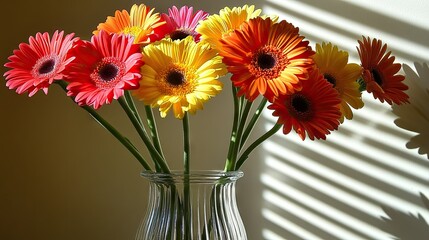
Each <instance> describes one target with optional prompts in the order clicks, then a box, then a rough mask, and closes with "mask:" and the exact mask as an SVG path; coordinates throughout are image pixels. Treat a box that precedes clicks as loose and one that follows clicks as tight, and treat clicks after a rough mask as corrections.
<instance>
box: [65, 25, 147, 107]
mask: <svg viewBox="0 0 429 240" xmlns="http://www.w3.org/2000/svg"><path fill="white" fill-rule="evenodd" d="M133 41H134V39H133V37H131V36H128V35H118V34H108V33H107V32H105V31H100V32H99V34H98V35H94V36H93V37H92V38H91V42H88V41H82V40H80V41H78V42H77V44H76V46H75V47H74V48H73V49H72V50H71V54H73V55H75V56H76V59H75V60H74V61H73V62H72V63H70V68H69V69H70V70H69V72H68V75H67V81H69V82H70V84H69V85H68V86H67V90H68V93H67V95H68V96H75V101H76V102H77V103H78V104H79V105H92V106H93V107H94V108H95V109H97V108H99V107H100V106H102V105H103V104H109V103H111V101H112V99H118V98H119V97H121V96H122V95H123V94H124V90H129V89H136V88H138V86H139V80H140V77H141V75H140V67H141V66H142V61H141V58H142V54H141V52H140V47H139V45H137V44H133Z"/></svg>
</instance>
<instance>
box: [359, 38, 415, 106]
mask: <svg viewBox="0 0 429 240" xmlns="http://www.w3.org/2000/svg"><path fill="white" fill-rule="evenodd" d="M358 42H359V47H358V48H357V50H358V53H359V57H360V60H361V65H362V67H363V69H364V73H363V79H364V81H365V84H366V90H367V91H368V92H369V93H372V94H373V96H374V98H376V99H377V98H378V99H379V100H380V101H381V102H384V101H386V102H387V103H389V104H390V105H392V104H393V103H395V104H401V103H406V102H408V95H407V94H406V93H405V92H404V91H405V90H407V89H408V87H407V85H405V84H404V83H403V81H404V79H405V77H404V76H403V75H400V74H397V73H398V72H399V70H400V69H401V64H399V63H394V61H395V57H394V56H391V55H390V54H391V52H390V51H389V52H387V53H386V50H387V44H384V45H383V43H382V42H381V40H377V39H373V40H372V41H371V39H370V38H369V37H368V38H363V41H360V40H358Z"/></svg>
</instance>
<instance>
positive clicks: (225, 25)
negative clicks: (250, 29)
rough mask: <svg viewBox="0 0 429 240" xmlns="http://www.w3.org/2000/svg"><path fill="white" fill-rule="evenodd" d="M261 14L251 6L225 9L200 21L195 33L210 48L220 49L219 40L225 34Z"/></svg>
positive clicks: (259, 10)
mask: <svg viewBox="0 0 429 240" xmlns="http://www.w3.org/2000/svg"><path fill="white" fill-rule="evenodd" d="M261 12H262V11H261V9H256V10H255V6H253V5H251V6H248V5H244V6H243V7H234V8H232V9H230V8H229V7H225V8H224V9H221V10H220V11H219V14H214V15H211V16H209V17H208V18H207V19H206V20H204V21H202V22H201V23H200V24H199V26H198V27H197V29H196V31H197V32H198V33H200V34H201V39H202V40H203V41H206V42H208V43H209V44H210V45H211V46H212V48H214V49H220V48H221V43H220V40H221V39H222V38H223V37H224V36H225V35H226V34H228V33H230V32H232V31H234V30H235V29H237V28H239V27H240V25H241V24H242V23H243V22H245V21H248V20H249V19H252V18H255V17H257V16H259V14H261Z"/></svg>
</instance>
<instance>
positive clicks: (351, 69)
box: [313, 43, 364, 122]
mask: <svg viewBox="0 0 429 240" xmlns="http://www.w3.org/2000/svg"><path fill="white" fill-rule="evenodd" d="M348 58H349V54H348V53H347V52H346V51H341V50H339V49H338V47H337V46H334V45H332V44H331V43H322V45H320V44H316V54H315V55H313V59H314V62H315V64H316V66H317V67H318V68H319V71H320V73H322V74H323V76H324V77H325V79H326V80H327V81H328V82H330V83H331V84H332V85H333V87H334V88H335V89H336V90H337V91H338V93H339V95H340V98H341V105H340V110H341V113H342V115H341V118H340V121H341V122H343V121H344V117H345V118H347V119H352V118H353V113H352V110H351V108H350V106H351V107H353V108H354V109H359V108H362V107H363V105H364V103H363V101H362V98H361V92H360V91H359V84H358V83H357V82H356V80H357V79H358V78H359V77H360V76H361V74H362V68H361V67H360V66H359V65H358V64H355V63H348Z"/></svg>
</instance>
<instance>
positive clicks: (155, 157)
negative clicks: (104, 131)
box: [118, 97, 170, 173]
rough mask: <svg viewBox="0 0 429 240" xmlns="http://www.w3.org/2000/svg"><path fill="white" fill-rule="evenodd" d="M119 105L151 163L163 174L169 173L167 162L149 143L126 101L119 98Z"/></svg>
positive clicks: (144, 131)
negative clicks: (137, 135) (156, 165)
mask: <svg viewBox="0 0 429 240" xmlns="http://www.w3.org/2000/svg"><path fill="white" fill-rule="evenodd" d="M118 102H119V104H120V105H121V107H122V108H123V109H124V111H125V113H126V114H127V116H128V118H129V119H130V121H131V123H132V124H133V126H134V128H135V129H136V130H137V133H138V134H139V136H140V138H141V139H142V140H143V142H144V144H145V145H146V148H147V149H148V151H149V153H150V155H151V156H152V158H153V161H154V162H155V164H159V166H160V168H161V170H162V171H163V172H164V173H170V169H169V167H168V165H167V162H166V161H165V160H164V158H163V157H162V156H161V155H160V154H159V152H158V151H157V150H156V149H155V147H154V146H153V144H152V142H151V141H150V139H149V137H148V135H147V133H146V130H145V129H144V128H143V127H142V126H141V125H140V123H139V121H138V119H137V117H136V116H135V115H134V113H133V111H132V110H131V108H130V107H129V106H128V104H127V102H126V100H125V99H124V98H123V97H120V98H119V99H118Z"/></svg>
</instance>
